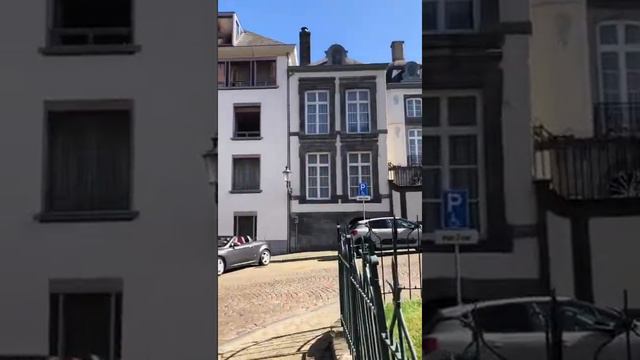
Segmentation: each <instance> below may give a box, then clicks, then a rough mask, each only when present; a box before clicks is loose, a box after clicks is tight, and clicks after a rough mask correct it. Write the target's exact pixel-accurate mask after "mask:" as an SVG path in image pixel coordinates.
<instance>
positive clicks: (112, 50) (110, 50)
mask: <svg viewBox="0 0 640 360" xmlns="http://www.w3.org/2000/svg"><path fill="white" fill-rule="evenodd" d="M141 48H142V47H141V46H140V45H133V44H130V45H48V46H44V47H41V48H40V49H39V51H40V53H41V54H42V55H51V56H60V55H131V54H135V53H137V52H139V51H140V50H141Z"/></svg>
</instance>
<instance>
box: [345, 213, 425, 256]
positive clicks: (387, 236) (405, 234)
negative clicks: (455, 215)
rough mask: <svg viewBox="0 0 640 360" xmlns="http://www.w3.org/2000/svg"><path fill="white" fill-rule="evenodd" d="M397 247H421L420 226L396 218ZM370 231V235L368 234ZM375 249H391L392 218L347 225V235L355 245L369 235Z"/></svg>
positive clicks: (360, 221) (374, 219) (380, 218)
mask: <svg viewBox="0 0 640 360" xmlns="http://www.w3.org/2000/svg"><path fill="white" fill-rule="evenodd" d="M395 221H396V228H397V233H398V236H397V239H398V242H397V244H398V245H397V247H398V248H400V249H402V248H405V249H406V248H414V249H419V248H420V245H421V237H422V226H421V225H419V224H416V223H415V222H412V221H409V220H407V219H402V218H396V220H395ZM369 229H371V230H369ZM369 231H371V233H369ZM369 234H370V236H371V240H373V242H374V244H375V246H376V249H378V250H386V249H393V217H379V218H372V219H366V220H359V221H355V222H352V223H351V224H350V225H349V235H351V237H352V238H353V240H354V243H355V244H360V243H362V240H363V239H364V238H365V237H366V236H367V235H369Z"/></svg>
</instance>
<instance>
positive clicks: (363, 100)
mask: <svg viewBox="0 0 640 360" xmlns="http://www.w3.org/2000/svg"><path fill="white" fill-rule="evenodd" d="M346 96H347V132H348V133H368V132H370V131H371V130H370V128H371V124H370V121H369V119H370V117H369V114H370V108H369V90H347V91H346Z"/></svg>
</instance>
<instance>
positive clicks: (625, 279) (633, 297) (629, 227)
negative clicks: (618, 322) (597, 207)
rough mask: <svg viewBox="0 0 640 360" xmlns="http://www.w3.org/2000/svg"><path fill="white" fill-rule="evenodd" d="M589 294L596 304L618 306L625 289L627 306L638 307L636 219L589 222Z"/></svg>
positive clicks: (638, 222)
mask: <svg viewBox="0 0 640 360" xmlns="http://www.w3.org/2000/svg"><path fill="white" fill-rule="evenodd" d="M589 232H590V243H591V254H592V257H591V258H592V262H591V269H592V274H593V295H594V301H595V303H596V304H598V305H603V306H614V307H617V308H622V306H623V301H622V299H623V298H622V292H623V290H624V289H625V288H626V289H627V290H628V292H629V307H630V308H636V309H637V308H640V283H639V282H638V281H637V274H636V271H637V268H638V254H639V253H640V243H638V234H640V218H639V217H638V216H629V217H618V218H593V219H591V220H590V221H589Z"/></svg>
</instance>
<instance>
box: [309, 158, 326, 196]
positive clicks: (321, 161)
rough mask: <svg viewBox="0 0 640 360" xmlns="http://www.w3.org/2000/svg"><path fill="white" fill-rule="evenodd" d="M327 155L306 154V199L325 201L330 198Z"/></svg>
mask: <svg viewBox="0 0 640 360" xmlns="http://www.w3.org/2000/svg"><path fill="white" fill-rule="evenodd" d="M330 174H331V170H330V160H329V153H310V154H307V179H306V180H307V199H309V200H326V199H329V198H330V196H331V195H330V194H331V186H330Z"/></svg>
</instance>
